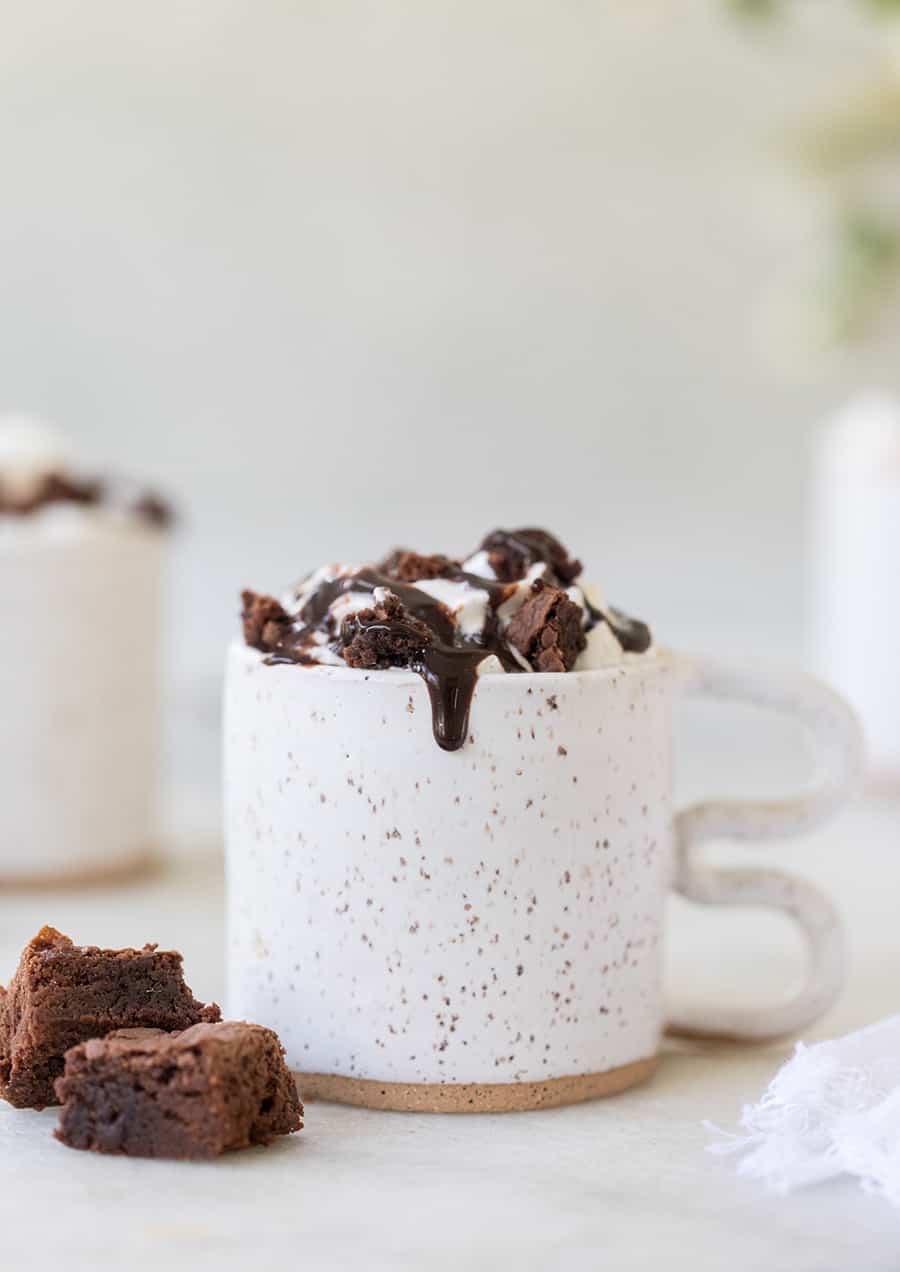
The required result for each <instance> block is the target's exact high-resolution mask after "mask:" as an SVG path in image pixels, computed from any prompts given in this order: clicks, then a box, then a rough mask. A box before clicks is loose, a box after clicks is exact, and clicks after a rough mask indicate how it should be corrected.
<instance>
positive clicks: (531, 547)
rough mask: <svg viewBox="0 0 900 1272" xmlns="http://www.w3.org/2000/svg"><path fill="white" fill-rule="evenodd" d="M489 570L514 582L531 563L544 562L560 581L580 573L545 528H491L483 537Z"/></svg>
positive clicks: (578, 564) (502, 580)
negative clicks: (489, 565)
mask: <svg viewBox="0 0 900 1272" xmlns="http://www.w3.org/2000/svg"><path fill="white" fill-rule="evenodd" d="M481 549H482V551H484V552H487V554H488V561H489V562H490V564H491V569H492V570H493V571H494V574H495V575H496V576H497V578H498V579H499V580H500V582H501V583H517V582H518V581H519V579H524V577H525V575H526V574H527V573H528V571H529V570H530V568H531V567H532V566H533V565H537V564H538V563H539V562H543V564H544V565H546V566H547V568H548V569H549V570H550V572H551V574H552V575H553V576H554V578H555V579H557V580H558V581H559V582H560V583H571V582H572V580H573V579H577V578H578V575H579V574H580V573H581V562H580V561H574V560H573V559H572V558H571V557H570V556H569V553H568V551H567V549H566V548H564V547H563V545H562V544H561V543H560V541H559V539H557V538H555V536H554V535H552V534H550V533H549V532H548V531H547V530H537V529H535V528H531V527H525V528H524V529H522V530H494V531H492V532H491V534H489V535H487V537H486V538H485V539H483V540H482V543H481Z"/></svg>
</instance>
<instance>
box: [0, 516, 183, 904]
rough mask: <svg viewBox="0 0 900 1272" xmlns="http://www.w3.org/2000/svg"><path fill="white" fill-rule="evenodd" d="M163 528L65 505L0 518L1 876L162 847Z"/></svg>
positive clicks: (22, 879) (31, 874)
mask: <svg viewBox="0 0 900 1272" xmlns="http://www.w3.org/2000/svg"><path fill="white" fill-rule="evenodd" d="M165 539H166V535H165V534H164V533H162V532H161V531H160V530H159V529H157V528H156V527H154V526H151V525H145V524H144V523H143V522H142V521H140V520H139V519H137V518H126V517H116V516H114V515H112V514H110V513H107V512H106V510H104V509H96V510H95V509H83V508H81V507H72V506H68V505H65V504H62V505H59V506H57V507H53V508H49V509H47V510H46V511H44V512H41V513H38V514H34V515H29V516H21V517H18V516H15V517H12V516H11V517H4V518H0V595H2V597H3V622H2V625H0V703H2V707H0V711H2V723H0V886H7V885H25V884H27V885H34V884H46V883H51V882H52V883H57V882H65V883H72V882H87V881H93V880H96V879H105V878H107V877H112V876H119V875H121V874H122V873H124V872H131V871H133V870H134V869H135V868H137V867H139V866H142V865H144V864H145V863H146V861H147V859H148V855H149V854H150V853H151V851H152V848H153V841H154V836H155V829H156V828H155V816H156V797H157V791H156V778H157V768H158V755H157V751H158V739H159V717H160V707H159V701H160V655H161V615H162V602H161V580H162V564H163V554H164V551H165Z"/></svg>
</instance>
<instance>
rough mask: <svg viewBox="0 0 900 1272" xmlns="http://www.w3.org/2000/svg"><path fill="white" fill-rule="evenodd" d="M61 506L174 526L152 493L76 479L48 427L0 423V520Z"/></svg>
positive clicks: (21, 421) (17, 420) (14, 419)
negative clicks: (77, 507) (92, 509)
mask: <svg viewBox="0 0 900 1272" xmlns="http://www.w3.org/2000/svg"><path fill="white" fill-rule="evenodd" d="M60 504H70V505H74V506H81V507H85V508H100V509H104V510H109V511H110V512H112V513H116V514H119V515H122V516H126V517H130V518H133V519H134V520H135V521H140V522H144V523H146V524H148V525H151V526H155V527H160V528H163V527H166V526H168V525H169V524H170V523H171V521H172V512H171V509H170V508H169V506H168V505H167V504H166V503H165V502H164V501H163V500H162V499H160V498H159V497H158V496H157V495H155V494H154V493H152V492H151V491H147V490H143V489H141V488H140V487H139V486H135V485H134V484H132V483H131V482H124V481H114V480H99V479H97V478H94V477H80V476H77V475H76V474H75V472H73V470H72V466H71V463H70V460H69V455H68V452H67V449H66V447H65V444H64V443H63V441H62V440H61V439H60V438H59V437H58V436H57V434H56V433H55V432H54V431H53V430H52V429H49V428H48V427H47V426H46V425H43V424H40V423H39V422H38V421H36V420H31V419H29V418H27V417H25V416H5V417H0V517H3V516H15V517H26V516H30V515H32V514H35V513H39V512H41V511H42V510H43V509H45V508H48V507H50V506H52V505H60Z"/></svg>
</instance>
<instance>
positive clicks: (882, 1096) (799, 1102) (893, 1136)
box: [705, 1016, 900, 1206]
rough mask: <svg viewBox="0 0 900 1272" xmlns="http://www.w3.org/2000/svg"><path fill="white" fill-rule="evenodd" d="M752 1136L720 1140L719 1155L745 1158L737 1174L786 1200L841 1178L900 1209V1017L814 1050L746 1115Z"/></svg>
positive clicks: (797, 1059)
mask: <svg viewBox="0 0 900 1272" xmlns="http://www.w3.org/2000/svg"><path fill="white" fill-rule="evenodd" d="M740 1124H741V1126H742V1127H743V1129H744V1131H745V1132H746V1134H743V1135H730V1134H727V1133H726V1132H724V1131H721V1130H720V1129H719V1128H718V1127H715V1126H712V1125H711V1124H710V1123H706V1124H705V1125H706V1126H707V1129H709V1130H713V1131H716V1132H717V1134H718V1135H719V1136H720V1137H721V1138H720V1139H718V1140H717V1141H716V1142H715V1143H713V1144H710V1145H709V1149H710V1152H713V1153H729V1152H739V1153H742V1154H743V1156H742V1157H741V1160H740V1162H739V1163H738V1173H739V1174H741V1175H748V1176H750V1177H751V1178H754V1179H761V1180H764V1181H765V1182H766V1183H767V1184H768V1185H769V1187H770V1188H772V1189H773V1190H774V1191H776V1192H780V1193H787V1192H790V1191H791V1190H792V1189H794V1188H800V1187H802V1186H803V1185H804V1184H815V1183H818V1182H819V1181H821V1180H824V1179H831V1178H832V1177H833V1176H835V1175H841V1174H848V1175H855V1176H856V1177H857V1178H858V1179H859V1180H860V1182H861V1183H862V1186H863V1187H864V1188H866V1189H868V1190H869V1191H871V1192H874V1193H878V1194H880V1195H881V1196H883V1197H884V1198H885V1199H886V1200H887V1201H889V1202H890V1203H891V1205H894V1206H900V1016H891V1017H889V1018H888V1019H887V1020H883V1021H880V1022H879V1023H878V1024H875V1025H869V1026H868V1028H866V1029H860V1030H859V1031H858V1032H856V1033H852V1034H848V1035H847V1037H846V1038H837V1039H835V1040H834V1041H832V1042H820V1043H816V1044H814V1045H813V1046H810V1047H807V1046H805V1045H804V1044H803V1043H802V1042H800V1043H798V1044H797V1049H796V1051H795V1052H794V1055H793V1056H792V1058H791V1059H790V1060H788V1062H787V1063H786V1064H785V1065H783V1066H782V1067H781V1068H780V1069H779V1070H778V1072H777V1073H776V1074H775V1077H774V1078H773V1079H772V1081H771V1083H770V1084H769V1087H768V1089H767V1090H766V1092H765V1094H764V1095H763V1097H762V1099H761V1100H760V1102H759V1103H758V1104H747V1105H745V1106H744V1110H743V1113H742V1115H741V1122H740Z"/></svg>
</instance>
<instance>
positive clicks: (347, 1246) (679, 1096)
mask: <svg viewBox="0 0 900 1272" xmlns="http://www.w3.org/2000/svg"><path fill="white" fill-rule="evenodd" d="M898 834H900V806H898V805H890V804H886V803H880V804H879V803H874V802H870V803H867V804H863V805H861V806H859V807H857V808H856V809H855V810H853V811H851V812H849V813H847V814H845V815H844V816H843V818H842V819H841V820H840V822H839V823H838V824H836V825H835V826H834V827H833V828H831V829H829V830H828V831H826V832H823V833H820V834H818V835H816V836H814V837H812V838H811V839H809V840H806V841H803V842H799V841H798V842H797V843H792V844H785V845H783V846H782V847H780V848H777V847H776V848H774V849H767V850H766V854H767V856H771V858H772V859H777V860H779V861H780V862H782V863H784V864H786V865H789V866H790V867H791V868H793V869H796V870H801V871H804V872H805V873H807V874H808V875H809V876H811V877H813V878H815V879H817V880H818V881H819V882H820V883H822V884H823V885H824V886H826V887H829V888H830V889H832V890H834V891H835V892H836V893H837V894H838V896H839V897H840V904H841V908H842V910H843V912H844V914H845V916H846V919H847V923H848V926H849V929H850V935H851V940H852V945H853V971H852V977H851V983H850V986H849V988H848V990H847V992H846V994H845V995H844V997H843V999H842V1000H841V1002H840V1003H839V1005H838V1006H837V1007H836V1008H835V1009H834V1010H833V1011H832V1012H831V1014H830V1016H829V1017H828V1019H827V1020H825V1021H823V1022H822V1023H821V1025H820V1026H819V1028H818V1029H817V1030H816V1034H815V1036H817V1037H825V1036H829V1035H832V1034H837V1033H842V1032H844V1031H846V1030H849V1029H851V1028H855V1027H857V1026H859V1025H861V1024H863V1023H866V1022H868V1021H871V1020H874V1019H876V1018H878V1017H880V1016H883V1015H886V1014H888V1013H891V1012H895V1011H897V1010H898V1008H900V989H898V986H900V941H898V939H897V920H896V913H897V896H898V887H900V854H898V852H897V842H896V841H897V838H898ZM221 902H222V888H221V878H220V871H219V868H218V866H217V865H216V864H215V863H214V862H212V863H209V864H203V863H196V864H190V863H186V864H182V865H179V866H177V867H173V868H171V869H170V870H168V871H167V872H165V873H163V874H161V875H160V876H158V877H157V878H155V879H153V880H150V881H145V882H144V883H135V884H132V885H130V886H128V887H121V888H117V889H109V890H102V889H97V890H94V891H91V892H80V893H79V892H69V893H65V892H59V893H53V894H44V895H39V894H37V893H28V894H18V895H6V896H0V976H3V977H6V976H7V975H8V974H10V973H11V972H12V970H13V967H14V965H15V961H16V958H17V954H18V951H19V949H20V948H21V946H22V945H23V944H24V942H25V941H26V939H27V938H28V937H30V936H31V935H32V934H33V932H34V931H35V930H36V929H37V928H38V927H39V926H40V924H42V923H44V922H51V923H53V924H54V925H55V926H57V927H59V928H61V929H62V930H63V931H66V932H68V933H69V934H70V935H72V936H73V937H74V938H75V939H76V940H78V941H85V942H96V943H102V944H111V945H125V944H134V943H140V942H143V941H144V940H155V941H158V942H160V943H161V944H164V945H170V944H171V945H174V946H176V947H179V948H181V949H183V950H184V953H185V960H186V967H187V971H188V979H189V981H190V983H191V984H192V986H193V988H194V989H195V991H196V992H197V994H198V995H200V996H201V997H204V998H209V997H216V996H218V995H220V994H221V992H222V983H221V978H222V958H221V949H222V918H221ZM670 945H671V951H672V956H671V960H670V961H671V969H670V971H671V981H672V992H673V993H678V994H681V993H688V992H690V993H692V994H695V995H698V994H703V995H713V994H715V993H717V992H718V993H722V992H728V993H738V994H740V996H741V997H742V998H746V999H747V1000H748V1001H749V1000H750V999H751V998H757V999H759V998H761V997H763V996H764V995H768V996H769V997H771V996H773V995H776V994H778V993H779V991H781V990H783V989H784V986H785V977H786V976H787V975H788V974H789V973H790V971H791V970H796V968H797V967H798V966H799V963H798V959H799V952H798V950H797V948H796V947H795V946H794V945H793V944H792V943H791V937H790V933H788V932H787V931H785V930H783V929H782V927H781V925H780V923H779V922H778V921H777V920H775V919H768V918H765V917H760V916H751V915H738V914H737V913H732V914H730V915H712V914H709V913H702V914H700V913H698V912H697V911H690V910H688V908H687V907H686V906H681V905H678V906H674V905H673V914H672V921H671V940H670ZM789 1050H790V1044H787V1043H786V1044H784V1045H775V1046H766V1047H757V1048H743V1049H741V1048H738V1047H734V1046H724V1045H723V1046H711V1045H705V1046H678V1047H676V1048H673V1049H672V1050H671V1051H669V1052H667V1054H666V1056H665V1059H664V1062H663V1064H662V1065H661V1067H660V1069H659V1072H658V1074H657V1076H656V1077H655V1078H654V1080H653V1081H652V1082H651V1083H650V1084H649V1085H647V1086H646V1087H643V1088H640V1089H637V1090H634V1091H631V1092H629V1093H626V1094H625V1095H621V1096H617V1097H615V1098H613V1099H611V1100H606V1101H599V1102H595V1103H593V1104H587V1105H581V1106H578V1107H574V1108H569V1109H561V1110H554V1111H546V1112H538V1113H528V1114H508V1115H505V1116H494V1117H489V1116H478V1117H455V1118H454V1117H447V1116H443V1117H434V1116H432V1117H429V1116H420V1115H412V1114H392V1113H374V1112H367V1111H360V1110H355V1109H348V1108H340V1107H337V1106H328V1105H323V1104H316V1105H309V1106H308V1107H307V1123H306V1130H305V1131H304V1132H303V1133H302V1134H301V1135H298V1136H294V1137H293V1138H292V1139H290V1140H287V1141H283V1142H281V1143H279V1144H277V1145H275V1146H274V1147H272V1148H270V1149H268V1150H260V1149H254V1150H250V1151H248V1152H245V1153H240V1154H235V1155H233V1156H231V1157H228V1158H225V1159H222V1160H220V1161H219V1162H215V1163H212V1164H203V1165H192V1164H180V1163H169V1162H144V1161H129V1160H124V1159H117V1158H102V1157H96V1156H93V1155H90V1154H78V1153H74V1152H72V1151H71V1150H68V1149H66V1148H64V1147H62V1146H61V1145H59V1144H57V1143H56V1142H55V1140H54V1139H53V1137H52V1134H51V1131H52V1128H53V1125H54V1121H55V1115H54V1113H53V1111H52V1110H47V1111H46V1112H44V1113H41V1114H37V1113H31V1112H27V1111H17V1110H14V1109H11V1108H9V1107H8V1106H6V1105H2V1106H0V1221H2V1232H3V1237H2V1242H0V1266H2V1267H3V1268H4V1269H6V1268H8V1269H10V1272H18V1269H20V1268H26V1267H27V1268H29V1269H31V1270H37V1272H40V1270H41V1269H44V1268H47V1269H49V1268H50V1267H51V1266H53V1267H55V1266H62V1267H65V1268H66V1269H73V1270H74V1269H97V1270H98V1272H104V1270H105V1269H110V1270H111V1269H114V1268H115V1269H119V1268H121V1267H127V1268H128V1269H129V1272H139V1270H142V1269H145V1268H146V1269H151V1268H153V1269H156V1268H158V1267H160V1266H162V1267H165V1268H166V1270H167V1272H179V1270H180V1269H188V1268H192V1269H193V1268H195V1267H197V1266H215V1267H218V1268H222V1269H232V1268H234V1269H239V1268H253V1269H263V1268H266V1269H267V1268H276V1267H278V1266H279V1265H281V1264H283V1265H284V1266H286V1267H295V1266H296V1267H300V1266H302V1267H309V1268H316V1269H318V1268H325V1269H332V1268H333V1269H343V1268H354V1269H357V1268H364V1269H366V1270H367V1272H377V1270H379V1269H391V1270H392V1272H403V1270H404V1269H417V1270H418V1269H425V1270H426V1272H431V1270H432V1269H433V1270H435V1272H437V1270H439V1269H445V1268H446V1269H451V1268H452V1269H454V1270H455V1269H457V1268H459V1267H460V1266H465V1267H467V1268H472V1269H480V1268H485V1269H495V1268H498V1267H506V1266H510V1267H515V1268H516V1269H517V1272H532V1270H534V1272H537V1270H538V1269H541V1270H543V1269H553V1268H566V1269H567V1270H568V1269H571V1270H573V1272H575V1270H577V1269H581V1268H584V1269H595V1268H597V1267H600V1266H603V1267H609V1268H615V1269H616V1272H627V1270H628V1269H632V1268H653V1269H656V1268H659V1267H662V1266H665V1267H666V1268H668V1269H676V1268H685V1269H687V1268H690V1269H692V1272H699V1270H700V1269H722V1268H728V1269H730V1270H732V1272H741V1270H743V1269H747V1270H748V1272H750V1270H751V1269H752V1270H753V1272H756V1270H757V1269H759V1268H761V1267H765V1268H767V1269H768V1270H769V1272H779V1270H780V1269H792V1270H793V1272H830V1270H832V1269H833V1270H834V1272H846V1269H848V1268H860V1269H865V1270H866V1272H879V1270H880V1269H885V1270H887V1269H891V1270H892V1272H894V1270H895V1269H896V1268H897V1267H898V1266H900V1214H898V1213H896V1212H894V1211H892V1210H891V1209H890V1208H889V1207H888V1206H887V1205H886V1204H885V1203H883V1202H881V1201H879V1200H877V1199H875V1198H872V1197H868V1196H866V1195H864V1194H863V1193H862V1192H861V1191H860V1190H859V1188H858V1187H857V1186H856V1185H854V1184H853V1183H852V1182H849V1181H838V1182H834V1183H832V1184H829V1185H826V1186H824V1187H820V1188H818V1189H814V1190H809V1191H807V1192H804V1193H801V1194H798V1195H796V1196H793V1197H791V1198H788V1199H782V1198H777V1197H772V1196H769V1195H768V1194H767V1193H766V1192H765V1191H764V1190H763V1189H762V1188H761V1187H760V1186H759V1185H758V1184H756V1183H752V1182H749V1181H745V1180H741V1179H738V1178H736V1176H735V1173H734V1164H733V1162H732V1161H731V1160H730V1159H727V1158H725V1159H723V1158H719V1157H715V1156H712V1155H710V1154H707V1153H706V1152H704V1145H705V1143H706V1141H707V1139H708V1136H707V1133H706V1132H705V1131H704V1129H703V1127H702V1125H701V1123H702V1120H703V1119H704V1118H710V1119H712V1120H714V1121H716V1122H717V1123H719V1124H720V1125H723V1126H730V1125H732V1124H733V1123H734V1121H735V1118H736V1116H737V1114H738V1113H739V1110H740V1106H741V1104H742V1103H743V1102H745V1101H747V1100H752V1099H755V1098H756V1097H757V1096H758V1094H759V1093H760V1092H761V1090H762V1089H763V1087H764V1086H765V1084H766V1082H767V1081H768V1079H769V1077H770V1075H771V1073H772V1072H773V1070H774V1069H775V1067H776V1066H777V1065H778V1063H779V1062H780V1061H781V1060H782V1059H783V1058H784V1057H785V1056H786V1055H787V1054H788V1052H789Z"/></svg>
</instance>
